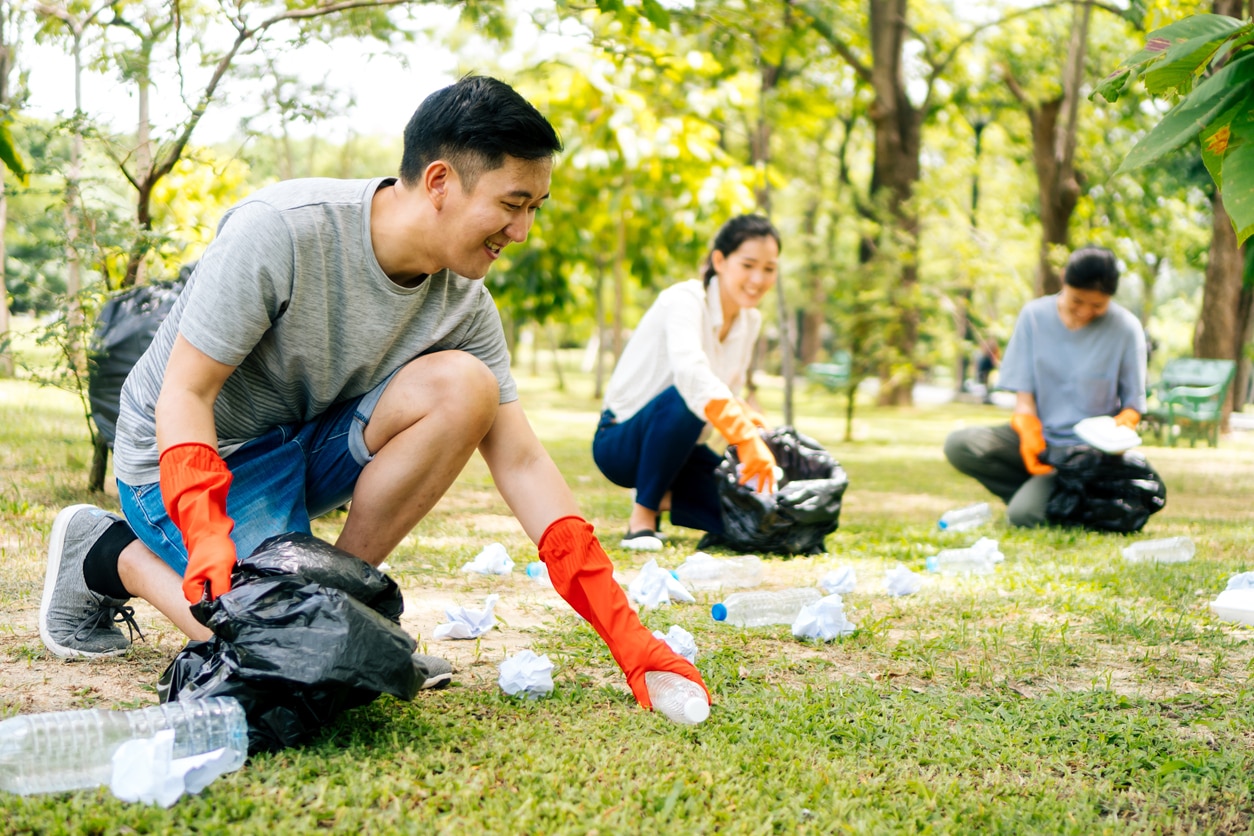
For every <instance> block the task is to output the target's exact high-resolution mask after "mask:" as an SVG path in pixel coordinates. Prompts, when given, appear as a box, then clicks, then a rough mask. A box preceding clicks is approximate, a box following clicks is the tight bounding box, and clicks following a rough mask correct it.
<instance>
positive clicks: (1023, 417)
mask: <svg viewBox="0 0 1254 836" xmlns="http://www.w3.org/2000/svg"><path fill="white" fill-rule="evenodd" d="M1010 426H1011V427H1013V428H1014V431H1015V432H1017V433H1018V434H1019V455H1020V456H1022V457H1023V466H1024V467H1026V468H1027V469H1028V473H1031V474H1032V475H1033V476H1045V475H1046V474H1049V473H1053V472H1054V469H1053V468H1052V467H1050V466H1049V465H1047V464H1042V463H1041V453H1044V452H1045V428H1044V427H1042V426H1041V419H1040V418H1037V417H1036V416H1035V415H1030V414H1029V413H1027V412H1016V413H1015V414H1014V415H1013V416H1012V417H1011V419H1010Z"/></svg>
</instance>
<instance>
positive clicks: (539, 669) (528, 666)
mask: <svg viewBox="0 0 1254 836" xmlns="http://www.w3.org/2000/svg"><path fill="white" fill-rule="evenodd" d="M498 681H499V682H500V684H501V690H502V691H504V692H505V693H507V694H509V695H510V696H511V697H513V696H522V697H525V698H526V699H530V700H538V699H540V698H541V697H547V696H548V695H549V694H551V693H553V663H552V662H550V661H549V657H548V656H537V655H536V654H535V653H533V652H532V651H530V650H523V651H520V652H518V653H516V654H514V655H513V656H511V657H510V658H508V659H506V660H505V661H504V662H502V663H501V677H500V679H499V680H498Z"/></svg>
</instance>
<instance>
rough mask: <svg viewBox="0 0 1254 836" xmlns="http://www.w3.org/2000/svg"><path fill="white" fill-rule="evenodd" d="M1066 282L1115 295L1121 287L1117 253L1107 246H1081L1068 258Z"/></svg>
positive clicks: (1081, 287) (1078, 287)
mask: <svg viewBox="0 0 1254 836" xmlns="http://www.w3.org/2000/svg"><path fill="white" fill-rule="evenodd" d="M1062 280H1063V282H1064V283H1066V284H1069V285H1071V286H1072V287H1074V288H1077V289H1079V290H1099V291H1101V292H1102V293H1105V294H1107V295H1108V296H1114V295H1115V291H1117V290H1118V289H1119V265H1118V264H1117V263H1116V262H1115V254H1114V253H1112V252H1111V251H1110V250H1108V249H1106V248H1105V247H1094V246H1092V245H1090V246H1087V247H1081V248H1080V249H1078V250H1076V251H1075V252H1073V253H1072V254H1071V258H1069V259H1067V269H1066V271H1065V272H1064V273H1063V274H1062Z"/></svg>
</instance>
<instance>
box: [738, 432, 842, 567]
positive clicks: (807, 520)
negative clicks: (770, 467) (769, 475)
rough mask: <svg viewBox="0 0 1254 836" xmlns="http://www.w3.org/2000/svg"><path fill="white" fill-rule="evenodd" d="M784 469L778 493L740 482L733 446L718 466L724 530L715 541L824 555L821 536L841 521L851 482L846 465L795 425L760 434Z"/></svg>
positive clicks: (747, 548)
mask: <svg viewBox="0 0 1254 836" xmlns="http://www.w3.org/2000/svg"><path fill="white" fill-rule="evenodd" d="M762 438H763V440H764V441H765V442H766V445H767V446H768V447H770V448H771V452H772V453H773V454H774V456H775V463H776V465H778V466H779V468H780V469H781V470H782V471H783V472H784V475H783V477H782V478H781V479H780V480H779V484H778V485H777V486H776V487H777V490H776V492H775V493H774V494H760V493H758V492H756V491H755V490H753V489H752V488H750V487H749V486H748V485H742V484H740V477H739V476H738V475H737V473H736V467H737V465H738V464H739V463H740V459H739V457H738V456H737V455H736V448H735V447H728V448H727V453H726V454H725V455H724V457H723V461H722V463H721V464H719V466H718V468H717V469H716V470H715V478H716V479H718V495H719V510H720V513H721V516H722V519H723V534H722V535H721V536H720V537H718V538H714V542H715V543H716V544H717V545H719V546H722V547H724V548H727V549H730V550H732V551H737V552H746V553H747V552H769V553H774V554H785V555H794V554H820V553H822V552H823V551H824V548H823V540H824V538H825V537H826V536H827V535H828V534H831V533H832V532H833V531H835V530H836V528H837V526H838V525H839V523H840V503H841V498H842V497H843V496H844V494H845V488H846V487H848V485H849V477H848V475H847V474H846V473H845V469H844V468H843V467H841V466H840V464H839V463H837V461H836V460H835V459H834V458H832V456H831V454H829V453H828V452H827V451H826V450H824V449H823V446H822V445H821V444H819V443H818V442H817V441H815V440H814V439H812V438H809V437H807V436H804V435H802V434H801V433H799V432H797V431H796V430H795V429H793V428H792V427H779V428H776V429H773V430H767V431H766V432H764V433H763V434H762Z"/></svg>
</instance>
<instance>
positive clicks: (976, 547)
mask: <svg viewBox="0 0 1254 836" xmlns="http://www.w3.org/2000/svg"><path fill="white" fill-rule="evenodd" d="M971 551H973V552H975V553H977V554H982V555H984V556H985V557H987V558H988V559H989V560H991V561H992V562H993V563H1001V562H1002V561H1003V560H1005V559H1006V556H1005V555H1004V554H1002V553H1001V549H999V548H997V541H996V540H993V539H990V538H988V537H981V538H980V539H978V540H976V541H975V542H974V543H972V544H971Z"/></svg>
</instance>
